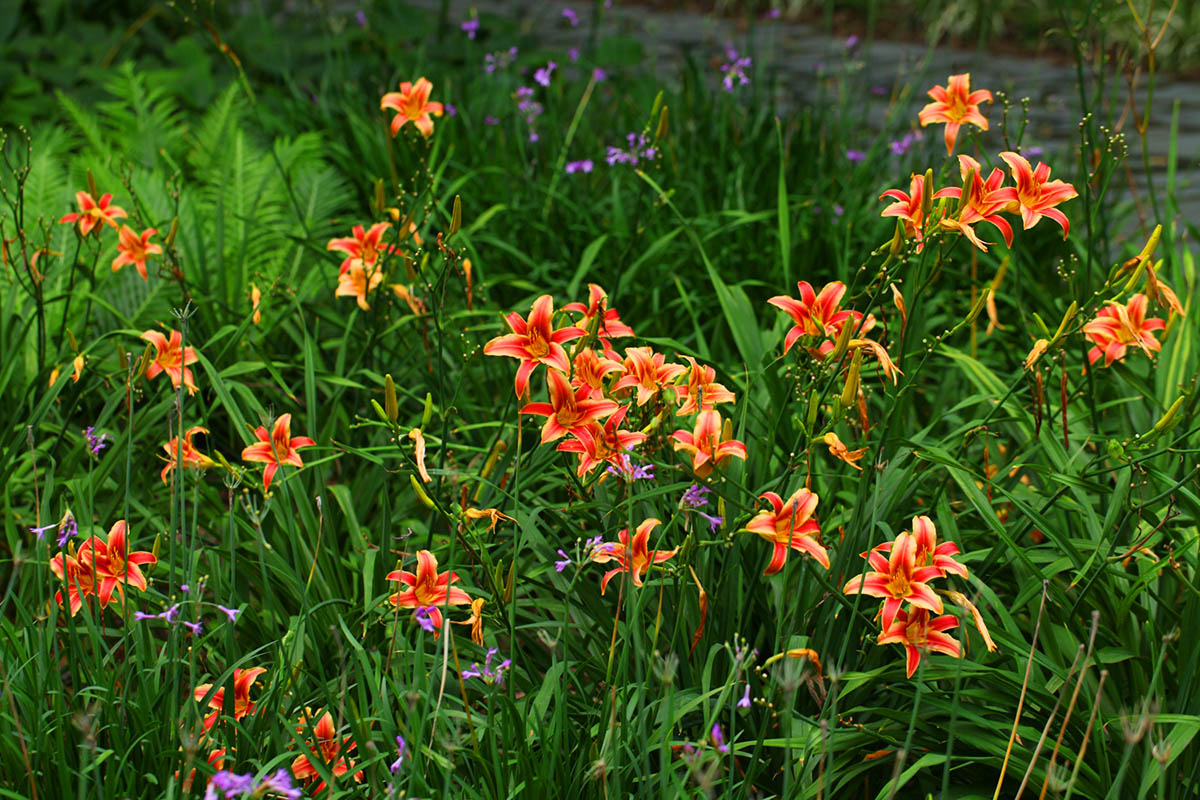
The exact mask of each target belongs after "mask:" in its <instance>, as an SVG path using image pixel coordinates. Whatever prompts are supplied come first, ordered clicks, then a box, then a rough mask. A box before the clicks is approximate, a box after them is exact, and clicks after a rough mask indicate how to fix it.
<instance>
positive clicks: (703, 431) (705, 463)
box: [671, 410, 746, 478]
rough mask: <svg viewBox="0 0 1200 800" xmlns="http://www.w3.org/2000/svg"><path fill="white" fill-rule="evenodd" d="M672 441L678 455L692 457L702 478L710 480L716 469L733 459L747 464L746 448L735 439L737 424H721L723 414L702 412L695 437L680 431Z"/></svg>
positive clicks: (696, 471)
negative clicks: (709, 477)
mask: <svg viewBox="0 0 1200 800" xmlns="http://www.w3.org/2000/svg"><path fill="white" fill-rule="evenodd" d="M671 438H672V439H674V440H675V441H674V442H672V443H671V444H672V445H673V446H674V448H675V450H676V451H677V452H678V451H679V450H683V451H685V452H687V453H690V454H691V456H692V471H693V472H695V473H696V476H697V477H699V478H704V477H706V476H708V475H709V474H710V473H711V472H712V471H713V467H714V466H716V467H723V466H724V465H725V463H726V462H728V461H729V459H731V458H734V457H737V458H740V459H742V460H743V461H745V460H746V445H744V444H742V443H741V442H739V441H738V440H737V439H734V438H733V424H732V423H731V422H730V421H729V420H726V421H725V424H724V425H722V424H721V412H719V411H715V410H713V411H701V412H700V414H699V416H697V417H696V427H695V428H694V429H693V430H692V432H691V433H688V432H687V431H684V430H679V431H675V432H674V433H672V434H671Z"/></svg>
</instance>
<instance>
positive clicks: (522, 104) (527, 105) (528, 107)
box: [514, 79, 549, 142]
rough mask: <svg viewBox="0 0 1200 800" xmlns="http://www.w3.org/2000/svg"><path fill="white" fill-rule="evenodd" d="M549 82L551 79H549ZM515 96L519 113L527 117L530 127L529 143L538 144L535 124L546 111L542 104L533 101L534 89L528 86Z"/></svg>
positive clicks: (523, 87)
mask: <svg viewBox="0 0 1200 800" xmlns="http://www.w3.org/2000/svg"><path fill="white" fill-rule="evenodd" d="M547 80H549V79H547ZM514 96H515V97H516V100H517V111H519V112H521V113H522V114H524V115H525V124H526V125H528V126H529V141H531V142H536V141H537V140H538V134H537V131H536V130H534V127H533V126H534V123H535V122H537V118H538V117H540V116H541V115H542V113H543V112H545V110H546V109H544V108H543V107H542V104H541V103H539V102H537V101H536V100H534V99H533V89H530V88H529V87H528V86H522V87H520V88H519V89H517V91H516V92H515V94H514Z"/></svg>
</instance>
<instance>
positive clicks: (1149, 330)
mask: <svg viewBox="0 0 1200 800" xmlns="http://www.w3.org/2000/svg"><path fill="white" fill-rule="evenodd" d="M1166 326H1167V325H1166V323H1165V322H1163V321H1162V320H1161V319H1158V318H1157V317H1150V318H1147V317H1146V295H1144V294H1135V295H1134V296H1133V297H1131V298H1129V303H1128V304H1126V305H1122V304H1121V303H1117V302H1111V301H1110V302H1109V304H1108V305H1107V306H1105V307H1104V308H1102V309H1100V311H1099V312H1098V313H1097V314H1096V318H1095V319H1094V320H1092V321H1091V322H1089V323H1088V324H1086V325H1084V326H1083V333H1084V335H1085V336H1086V337H1087V338H1088V339H1090V340H1091V341H1092V342H1094V343H1095V345H1096V346H1095V347H1093V348H1092V349H1091V350H1089V351H1088V363H1089V364H1095V363H1096V360H1097V359H1099V358H1100V356H1104V366H1106V367H1109V366H1112V363H1113V362H1114V361H1117V360H1119V359H1122V358H1124V357H1125V350H1126V348H1127V347H1128V346H1129V345H1131V344H1133V345H1137V346H1138V347H1140V348H1142V352H1143V353H1145V354H1146V357H1147V358H1153V357H1154V356H1153V353H1156V352H1158V351H1159V350H1160V349H1162V345H1161V344H1160V343H1159V341H1158V340H1157V339H1155V338H1154V333H1153V332H1154V331H1159V330H1162V329H1163V328H1165V327H1166Z"/></svg>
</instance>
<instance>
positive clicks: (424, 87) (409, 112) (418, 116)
mask: <svg viewBox="0 0 1200 800" xmlns="http://www.w3.org/2000/svg"><path fill="white" fill-rule="evenodd" d="M431 91H433V84H432V83H430V82H429V81H427V80H426V79H425V78H417V82H416V83H415V84H413V83H409V82H408V81H404V82H403V83H401V84H400V91H398V92H388V93H387V94H385V95H384V96H383V99H382V100H380V101H379V108H380V109H381V110H383V109H389V108H390V109H391V110H392V111H395V112H396V116H395V117H393V118H392V136H395V135H396V134H397V133H399V132H400V129H401V128H403V127H404V126H405V125H407V124H408V123H410V122H411V123H412V124H413V125H415V126H417V130H419V131H420V132H421V135H422V136H430V135H432V134H433V120H432V119H430V118H429V115H430V114H432V115H433V116H435V117H440V116H441V115H442V104H441V103H435V102H433V101H431V100H430V99H429V93H430V92H431Z"/></svg>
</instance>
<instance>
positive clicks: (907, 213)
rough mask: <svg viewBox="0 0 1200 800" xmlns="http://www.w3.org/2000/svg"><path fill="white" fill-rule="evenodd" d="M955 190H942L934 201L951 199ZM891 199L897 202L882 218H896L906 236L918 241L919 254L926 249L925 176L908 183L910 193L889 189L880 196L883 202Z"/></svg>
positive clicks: (886, 209) (881, 213)
mask: <svg viewBox="0 0 1200 800" xmlns="http://www.w3.org/2000/svg"><path fill="white" fill-rule="evenodd" d="M953 191H957V190H955V189H953V188H950V189H941V190H939V191H936V192H934V193H933V199H935V200H936V199H938V198H941V197H949V196H950V194H949V192H953ZM885 197H890V198H892V199H893V200H895V201H896V202H894V203H892V204H891V205H890V206H888V207H887V208H885V209H884V210H883V211H882V212H880V216H881V217H896V218H897V219H899V220H900V221H901V222H902V223H903V225H904V236H905V238H907V239H916V240H917V252H918V253H919V252H921V250H922V249H923V248H924V247H925V176H924V175H917V174H916V173H913V175H912V176H911V177H910V178H909V181H908V192H905V191H903V190H901V189H888V190H887V191H886V192H884V193H883V194H881V195H879V199H880V200H882V199H883V198H885Z"/></svg>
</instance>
